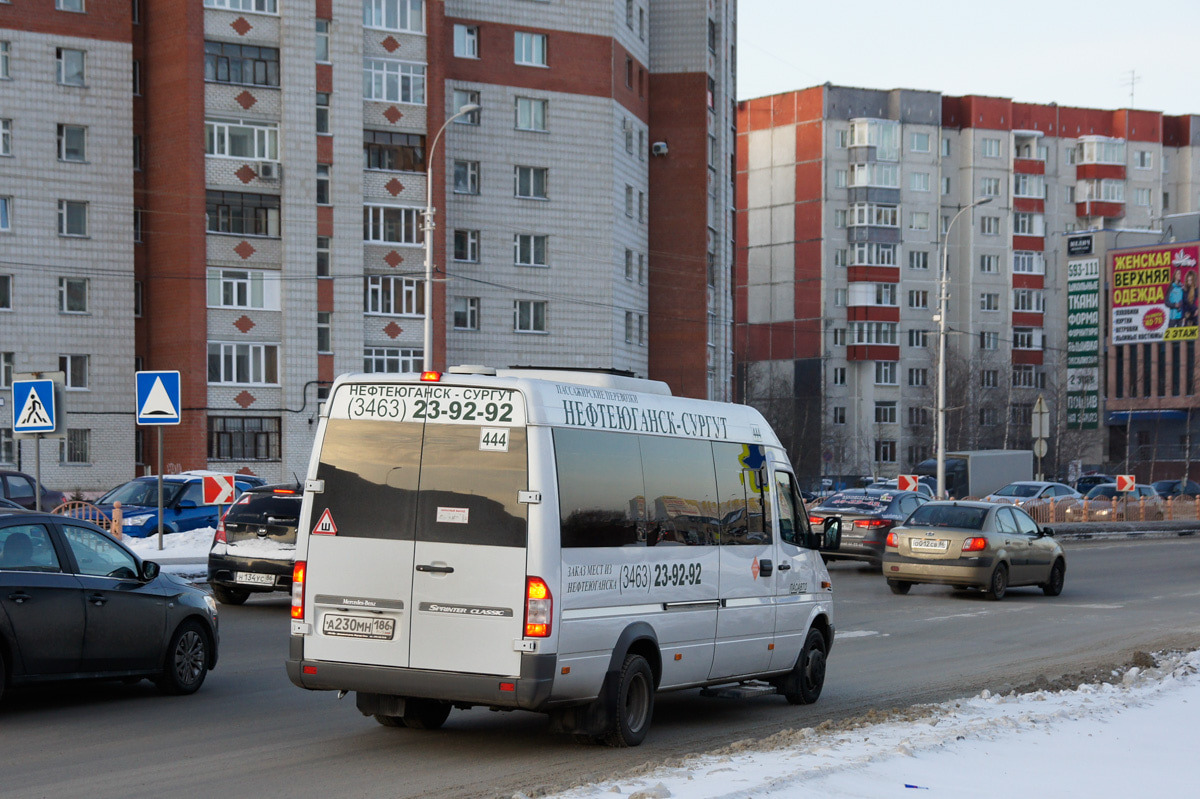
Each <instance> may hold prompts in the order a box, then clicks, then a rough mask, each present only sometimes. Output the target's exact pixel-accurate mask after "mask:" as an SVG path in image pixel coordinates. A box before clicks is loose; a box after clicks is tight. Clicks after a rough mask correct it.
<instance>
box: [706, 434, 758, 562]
mask: <svg viewBox="0 0 1200 799" xmlns="http://www.w3.org/2000/svg"><path fill="white" fill-rule="evenodd" d="M712 450H713V462H714V464H715V465H716V470H717V491H718V506H717V512H718V515H719V516H720V518H721V543H722V544H726V545H732V546H737V545H740V544H752V545H758V544H769V543H771V521H770V517H769V516H768V515H766V514H764V510H766V509H767V508H769V507H770V493H769V492H768V491H767V490H766V489H767V485H765V484H764V483H763V481H762V475H763V474H764V472H763V470H762V466H763V465H764V464H765V463H766V453H765V450H764V449H763V447H762V446H761V445H758V444H729V443H724V442H715V443H713V445H712Z"/></svg>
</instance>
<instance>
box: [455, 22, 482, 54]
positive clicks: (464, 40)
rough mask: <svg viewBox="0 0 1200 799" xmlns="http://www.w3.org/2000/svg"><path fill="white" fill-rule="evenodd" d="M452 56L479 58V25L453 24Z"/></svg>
mask: <svg viewBox="0 0 1200 799" xmlns="http://www.w3.org/2000/svg"><path fill="white" fill-rule="evenodd" d="M454 57H455V58H479V26H478V25H455V26H454Z"/></svg>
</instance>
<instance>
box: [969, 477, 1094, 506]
mask: <svg viewBox="0 0 1200 799" xmlns="http://www.w3.org/2000/svg"><path fill="white" fill-rule="evenodd" d="M1082 498H1083V494H1080V493H1079V492H1078V491H1076V490H1075V489H1073V488H1071V487H1070V486H1069V485H1067V484H1066V483H1055V482H1050V481H1048V480H1018V481H1017V482H1015V483H1009V484H1008V485H1006V486H1004V487H1003V488H998V489H996V490H995V491H993V492H992V493H991V494H988V495H987V496H986V497H984V498H983V501H984V502H1007V503H1009V504H1010V505H1018V506H1020V505H1025V504H1027V503H1030V502H1039V501H1045V502H1049V501H1050V500H1054V501H1055V502H1058V501H1061V500H1066V499H1082Z"/></svg>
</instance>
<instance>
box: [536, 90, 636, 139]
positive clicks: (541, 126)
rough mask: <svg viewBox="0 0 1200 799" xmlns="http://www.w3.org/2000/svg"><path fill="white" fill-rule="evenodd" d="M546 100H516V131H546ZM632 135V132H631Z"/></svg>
mask: <svg viewBox="0 0 1200 799" xmlns="http://www.w3.org/2000/svg"><path fill="white" fill-rule="evenodd" d="M547 105H548V102H547V101H546V100H535V99H533V98H531V97H518V98H517V130H534V131H539V132H543V133H544V132H545V131H546V107H547ZM631 133H632V131H631Z"/></svg>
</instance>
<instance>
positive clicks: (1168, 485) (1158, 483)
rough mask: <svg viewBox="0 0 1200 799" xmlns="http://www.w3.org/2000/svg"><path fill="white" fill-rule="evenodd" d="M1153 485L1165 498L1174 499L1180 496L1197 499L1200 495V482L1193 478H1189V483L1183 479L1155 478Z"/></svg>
mask: <svg viewBox="0 0 1200 799" xmlns="http://www.w3.org/2000/svg"><path fill="white" fill-rule="evenodd" d="M1152 485H1153V486H1154V490H1155V491H1157V492H1158V495H1159V496H1160V497H1162V498H1163V499H1174V498H1175V497H1180V496H1183V497H1188V498H1191V499H1195V498H1196V497H1198V496H1200V483H1196V482H1193V481H1192V480H1188V481H1187V483H1184V481H1182V480H1155V481H1154V483H1153V484H1152Z"/></svg>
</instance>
